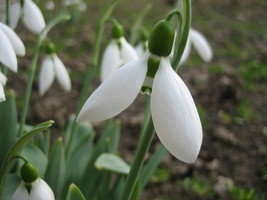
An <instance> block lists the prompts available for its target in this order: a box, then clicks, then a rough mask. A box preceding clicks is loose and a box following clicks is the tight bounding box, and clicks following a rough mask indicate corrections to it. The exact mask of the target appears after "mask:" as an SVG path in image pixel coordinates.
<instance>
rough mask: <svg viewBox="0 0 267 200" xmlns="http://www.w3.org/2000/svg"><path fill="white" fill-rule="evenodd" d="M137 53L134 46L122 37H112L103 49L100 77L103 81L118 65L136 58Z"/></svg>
mask: <svg viewBox="0 0 267 200" xmlns="http://www.w3.org/2000/svg"><path fill="white" fill-rule="evenodd" d="M137 58H138V55H137V53H136V51H135V49H134V47H133V46H132V45H131V44H130V43H128V42H127V41H126V39H125V38H124V37H120V38H118V39H115V38H114V39H112V40H111V42H110V43H109V45H108V46H107V48H106V49H105V51H104V54H103V57H102V62H101V67H100V68H101V73H100V78H101V81H102V82H103V81H104V80H105V79H107V78H108V76H110V75H111V74H112V73H113V72H114V71H115V70H116V69H117V68H119V67H120V66H122V65H124V64H126V63H128V62H130V61H133V60H136V59H137Z"/></svg>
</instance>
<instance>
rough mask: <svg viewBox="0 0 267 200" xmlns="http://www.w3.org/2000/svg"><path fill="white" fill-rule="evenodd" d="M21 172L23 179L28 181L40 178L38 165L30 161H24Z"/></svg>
mask: <svg viewBox="0 0 267 200" xmlns="http://www.w3.org/2000/svg"><path fill="white" fill-rule="evenodd" d="M20 174H21V178H22V180H23V181H24V182H26V183H32V182H34V181H35V180H36V179H37V178H38V171H37V169H36V167H35V166H34V165H33V164H31V163H29V162H26V163H24V165H23V166H22V167H21V170H20Z"/></svg>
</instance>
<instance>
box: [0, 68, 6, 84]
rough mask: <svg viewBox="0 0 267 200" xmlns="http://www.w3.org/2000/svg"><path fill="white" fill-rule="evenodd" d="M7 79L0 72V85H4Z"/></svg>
mask: <svg viewBox="0 0 267 200" xmlns="http://www.w3.org/2000/svg"><path fill="white" fill-rule="evenodd" d="M6 81H7V77H6V76H5V75H4V74H3V73H2V72H1V71H0V84H1V85H6Z"/></svg>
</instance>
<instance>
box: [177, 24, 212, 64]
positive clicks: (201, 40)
mask: <svg viewBox="0 0 267 200" xmlns="http://www.w3.org/2000/svg"><path fill="white" fill-rule="evenodd" d="M192 45H193V46H194V47H195V49H196V51H197V53H198V54H199V55H200V57H201V58H202V60H204V61H205V62H207V63H209V62H210V61H211V60H212V58H213V50H212V48H211V46H210V44H209V42H208V40H207V39H206V38H205V36H204V35H203V34H201V33H200V32H199V31H197V30H195V29H192V28H191V29H190V31H189V35H188V40H187V43H186V46H185V50H184V53H183V56H182V58H181V61H180V64H183V63H185V61H186V60H187V59H188V57H189V55H190V52H191V48H192Z"/></svg>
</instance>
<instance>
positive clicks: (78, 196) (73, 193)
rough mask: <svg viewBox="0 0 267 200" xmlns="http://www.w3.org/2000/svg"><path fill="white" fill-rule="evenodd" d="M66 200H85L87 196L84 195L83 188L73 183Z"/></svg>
mask: <svg viewBox="0 0 267 200" xmlns="http://www.w3.org/2000/svg"><path fill="white" fill-rule="evenodd" d="M66 200H85V197H84V196H83V193H82V192H81V190H80V189H79V188H78V187H77V186H76V185H75V184H71V185H70V187H69V191H68V194H67V198H66Z"/></svg>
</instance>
